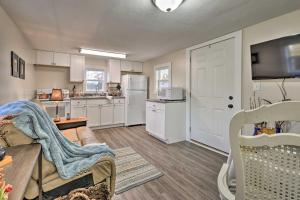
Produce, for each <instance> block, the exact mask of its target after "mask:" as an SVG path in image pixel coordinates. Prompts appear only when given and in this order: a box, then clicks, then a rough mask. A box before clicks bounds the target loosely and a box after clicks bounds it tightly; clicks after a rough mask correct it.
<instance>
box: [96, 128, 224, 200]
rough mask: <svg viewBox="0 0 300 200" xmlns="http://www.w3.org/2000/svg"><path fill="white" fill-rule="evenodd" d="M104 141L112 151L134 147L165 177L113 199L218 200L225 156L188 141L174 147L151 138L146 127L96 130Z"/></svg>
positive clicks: (99, 137)
mask: <svg viewBox="0 0 300 200" xmlns="http://www.w3.org/2000/svg"><path fill="white" fill-rule="evenodd" d="M95 132H96V136H97V138H98V139H99V140H100V141H101V142H106V143H107V144H108V145H109V146H110V147H111V148H113V149H116V148H121V147H127V146H131V147H132V148H133V149H134V150H135V151H136V152H138V153H139V154H141V155H142V156H143V157H144V158H145V159H146V160H148V161H149V162H150V163H152V164H153V165H154V166H156V167H157V168H158V169H160V170H161V171H162V172H163V173H164V176H162V177H160V178H159V179H157V180H154V181H150V182H148V183H146V184H144V185H141V186H139V187H136V188H133V189H131V190H129V191H127V192H124V193H122V194H119V195H115V196H114V200H152V199H153V200H160V199H162V200H193V199H195V200H202V199H203V200H206V199H207V200H216V199H219V196H218V188H217V176H218V173H219V170H220V168H221V166H222V163H223V162H225V161H226V157H225V156H222V155H219V154H217V153H214V152H212V151H209V150H206V149H204V148H202V147H199V146H197V145H195V144H192V143H189V142H179V143H175V144H171V145H167V144H164V143H162V142H161V141H159V140H157V139H155V138H153V137H151V136H149V135H148V134H147V132H146V131H145V127H144V126H134V127H129V128H125V127H121V128H109V129H103V130H96V131H95Z"/></svg>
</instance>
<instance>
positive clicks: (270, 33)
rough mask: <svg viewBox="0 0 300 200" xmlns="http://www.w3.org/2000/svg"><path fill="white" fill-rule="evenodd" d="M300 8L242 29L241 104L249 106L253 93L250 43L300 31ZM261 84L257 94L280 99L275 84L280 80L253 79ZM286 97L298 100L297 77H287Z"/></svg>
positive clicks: (275, 99)
mask: <svg viewBox="0 0 300 200" xmlns="http://www.w3.org/2000/svg"><path fill="white" fill-rule="evenodd" d="M299 19H300V10H297V11H295V12H291V13H288V14H286V15H283V16H280V17H276V18H273V19H271V20H268V21H265V22H262V23H259V24H256V25H254V26H250V27H247V28H245V29H244V30H243V91H242V96H243V105H244V107H245V108H248V107H249V98H250V96H251V95H253V81H252V80H251V58H250V45H251V44H256V43H260V42H264V41H268V40H272V39H276V38H280V37H284V36H288V35H292V34H297V33H300V23H299ZM255 82H256V83H259V84H261V90H260V91H257V95H259V96H261V97H263V98H267V99H270V100H272V101H280V100H281V99H282V96H281V93H280V90H279V89H278V87H277V86H276V82H277V83H281V80H276V81H274V80H272V81H255ZM286 89H287V92H288V97H289V98H291V99H293V100H300V92H299V91H300V82H299V80H298V79H288V80H287V83H286Z"/></svg>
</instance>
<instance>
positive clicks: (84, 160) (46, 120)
mask: <svg viewBox="0 0 300 200" xmlns="http://www.w3.org/2000/svg"><path fill="white" fill-rule="evenodd" d="M9 114H16V115H17V117H16V118H14V119H13V122H14V125H15V126H16V127H17V128H18V129H20V130H22V131H23V132H24V133H25V134H26V135H27V136H29V137H31V138H33V139H35V140H37V142H38V143H40V144H41V145H42V149H43V153H44V155H45V157H46V159H47V160H49V161H50V162H53V163H54V164H55V166H56V168H57V171H58V174H59V175H60V177H61V178H63V179H69V178H72V177H74V176H75V175H77V174H78V173H79V172H81V171H83V170H86V169H89V168H90V167H91V166H92V165H94V164H95V163H96V162H97V161H98V160H99V159H100V158H101V157H102V156H104V155H111V156H114V152H113V151H112V150H111V149H110V148H109V147H108V146H107V145H105V144H90V145H85V146H79V145H77V144H75V143H72V142H70V141H69V140H68V139H67V138H65V137H64V136H63V135H62V133H61V132H60V130H58V128H57V127H56V125H55V124H54V123H53V121H52V119H51V118H50V117H49V115H48V114H47V113H46V112H45V111H44V110H43V109H42V108H41V107H40V106H39V105H37V104H35V103H33V102H30V101H16V102H12V103H8V104H5V105H3V106H1V107H0V115H9Z"/></svg>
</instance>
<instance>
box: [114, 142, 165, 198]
mask: <svg viewBox="0 0 300 200" xmlns="http://www.w3.org/2000/svg"><path fill="white" fill-rule="evenodd" d="M115 152H116V159H115V162H116V168H117V178H116V190H115V194H120V193H122V192H125V191H127V190H130V189H131V188H134V187H137V186H139V185H142V184H144V183H146V182H148V181H151V180H154V179H156V178H159V177H161V176H162V175H163V173H162V172H160V171H159V170H158V169H156V167H154V166H153V165H151V164H150V163H149V162H148V161H146V160H145V159H144V158H143V157H142V156H141V155H140V154H138V153H136V152H135V151H134V150H133V149H132V148H131V147H125V148H121V149H116V150H115Z"/></svg>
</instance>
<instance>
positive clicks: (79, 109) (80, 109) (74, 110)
mask: <svg viewBox="0 0 300 200" xmlns="http://www.w3.org/2000/svg"><path fill="white" fill-rule="evenodd" d="M71 117H72V118H77V117H86V106H71Z"/></svg>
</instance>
